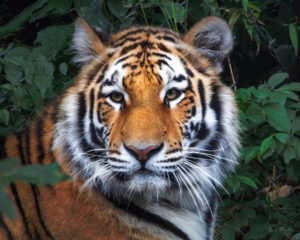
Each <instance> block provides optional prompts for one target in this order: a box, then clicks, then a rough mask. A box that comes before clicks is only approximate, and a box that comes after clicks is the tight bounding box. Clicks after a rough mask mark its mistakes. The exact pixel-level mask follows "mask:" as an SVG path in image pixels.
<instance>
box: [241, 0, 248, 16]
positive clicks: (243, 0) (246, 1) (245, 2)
mask: <svg viewBox="0 0 300 240" xmlns="http://www.w3.org/2000/svg"><path fill="white" fill-rule="evenodd" d="M242 4H243V8H244V11H245V13H246V14H247V12H248V0H242Z"/></svg>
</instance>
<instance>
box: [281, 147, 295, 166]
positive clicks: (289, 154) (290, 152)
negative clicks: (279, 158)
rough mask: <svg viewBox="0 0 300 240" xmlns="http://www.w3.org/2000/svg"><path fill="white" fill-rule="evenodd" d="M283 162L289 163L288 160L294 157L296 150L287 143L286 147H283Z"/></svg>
mask: <svg viewBox="0 0 300 240" xmlns="http://www.w3.org/2000/svg"><path fill="white" fill-rule="evenodd" d="M283 156H284V162H285V163H286V164H289V162H290V161H291V160H292V159H294V158H296V157H297V155H296V151H295V150H294V148H293V147H292V146H291V145H287V146H286V148H285V149H284V155H283Z"/></svg>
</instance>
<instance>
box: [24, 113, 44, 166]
mask: <svg viewBox="0 0 300 240" xmlns="http://www.w3.org/2000/svg"><path fill="white" fill-rule="evenodd" d="M43 117H46V116H43ZM43 117H39V118H38V119H37V122H36V129H35V134H36V136H37V140H38V144H37V149H36V150H37V153H38V162H39V163H40V164H42V163H43V160H44V158H45V150H44V146H43V141H42V140H43V136H44V120H43ZM29 135H30V134H29V133H27V134H26V136H29ZM26 143H27V146H26V148H27V149H28V148H29V147H30V139H29V137H28V138H27V137H26ZM29 154H30V152H28V154H27V157H28V159H30V156H29Z"/></svg>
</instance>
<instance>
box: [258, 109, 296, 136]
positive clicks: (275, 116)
mask: <svg viewBox="0 0 300 240" xmlns="http://www.w3.org/2000/svg"><path fill="white" fill-rule="evenodd" d="M262 110H263V111H264V112H265V114H266V115H267V116H268V122H269V123H270V125H271V126H272V127H274V128H275V129H277V130H278V131H281V132H289V131H290V130H291V122H290V120H289V118H288V115H287V113H286V110H285V108H284V106H283V105H282V104H280V103H274V104H269V105H267V106H265V107H263V108H262Z"/></svg>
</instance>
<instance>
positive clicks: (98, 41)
mask: <svg viewBox="0 0 300 240" xmlns="http://www.w3.org/2000/svg"><path fill="white" fill-rule="evenodd" d="M72 47H73V49H74V50H75V51H76V55H75V58H74V61H75V62H76V63H77V64H79V65H80V66H81V70H80V73H79V75H78V77H77V79H76V81H75V82H74V84H73V85H72V86H71V87H70V88H68V89H67V90H66V91H65V93H64V94H63V95H62V96H60V97H58V98H57V100H56V101H55V102H54V103H52V104H50V105H49V106H47V107H46V108H45V110H44V111H43V112H42V113H41V114H40V115H39V116H37V117H36V119H35V120H33V122H32V124H31V125H30V126H29V127H28V128H27V129H26V130H25V131H24V132H23V133H20V134H17V135H14V136H10V137H7V138H6V140H5V143H4V147H3V148H2V151H3V154H4V155H5V156H10V157H12V156H15V157H18V158H19V159H20V162H21V163H22V164H35V163H39V164H49V163H52V162H58V163H59V165H60V166H61V168H62V169H63V171H64V172H65V173H67V174H68V175H69V176H71V177H72V179H73V181H67V182H61V183H59V184H57V185H56V186H35V185H32V184H29V183H19V182H15V183H13V184H11V185H10V186H9V187H8V188H7V189H6V190H7V192H8V193H9V194H10V197H11V198H12V199H13V201H14V204H15V206H16V209H17V217H16V223H15V224H14V223H13V222H12V221H11V220H9V219H8V218H7V217H5V216H1V218H0V238H1V239H63V240H67V239H80V240H82V239H147V240H149V239H190V240H196V239H197V240H199V239H205V240H206V239H213V232H214V226H215V220H216V211H217V205H218V201H219V200H220V197H219V195H218V193H217V188H218V187H222V181H223V179H224V177H226V176H227V175H228V174H229V173H231V172H232V171H233V170H234V167H235V165H236V164H237V160H236V159H237V155H238V148H239V136H238V135H239V126H238V116H237V107H236V104H235V100H234V94H233V92H232V91H231V89H230V88H229V87H227V86H225V85H224V84H223V83H222V82H221V81H220V79H219V74H220V73H221V71H222V62H223V60H224V59H225V58H226V57H227V56H228V54H229V53H230V51H231V50H232V47H233V39H232V34H231V31H230V29H229V27H228V25H227V23H225V22H224V21H223V20H222V19H220V18H217V17H208V18H205V19H203V20H201V21H200V22H198V23H197V24H196V25H195V26H194V27H192V28H191V29H190V30H189V31H188V32H187V34H185V36H179V35H178V34H177V33H174V32H172V31H170V30H168V29H164V28H156V27H132V28H129V29H127V30H123V31H121V32H118V33H116V34H114V35H111V36H106V35H105V34H104V33H102V32H101V31H99V30H95V29H93V28H92V27H90V26H89V25H88V24H87V23H86V22H85V21H84V20H83V19H78V20H77V22H76V24H75V33H74V37H73V43H72Z"/></svg>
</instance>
